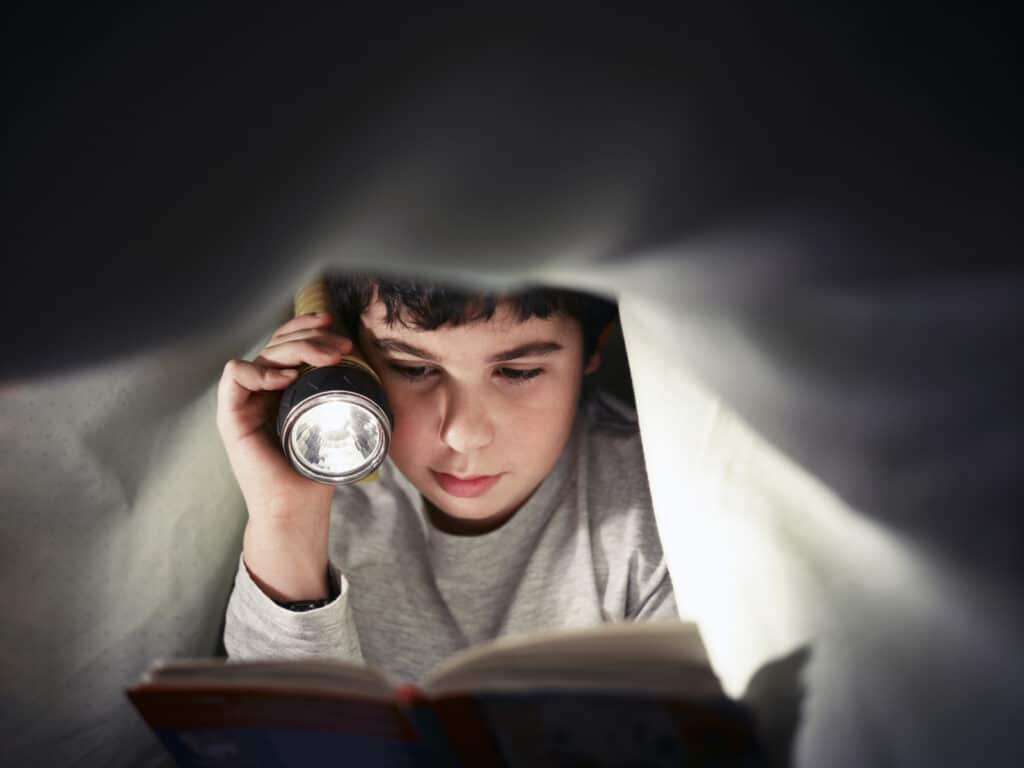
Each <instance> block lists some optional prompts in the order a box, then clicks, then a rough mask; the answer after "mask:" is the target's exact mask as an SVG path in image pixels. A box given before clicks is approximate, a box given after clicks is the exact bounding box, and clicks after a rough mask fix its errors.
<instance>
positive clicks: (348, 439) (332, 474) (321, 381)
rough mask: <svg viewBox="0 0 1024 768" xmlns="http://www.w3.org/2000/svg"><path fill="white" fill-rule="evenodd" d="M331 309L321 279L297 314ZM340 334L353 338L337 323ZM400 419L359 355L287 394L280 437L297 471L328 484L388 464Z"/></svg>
mask: <svg viewBox="0 0 1024 768" xmlns="http://www.w3.org/2000/svg"><path fill="white" fill-rule="evenodd" d="M327 311H330V296H329V294H328V291H327V283H326V281H325V280H324V279H323V278H317V279H316V280H314V281H313V282H311V283H310V284H309V285H307V286H305V287H304V288H302V290H300V291H299V292H298V293H297V294H295V316H296V317H298V316H299V315H304V314H307V313H310V312H327ZM332 330H334V331H336V332H337V333H339V334H341V335H344V336H348V337H349V338H351V334H349V333H348V332H347V330H346V329H345V328H344V327H343V326H342V324H341V322H340V321H338V320H335V322H334V327H333V329H332ZM393 426H394V415H393V414H392V413H391V408H390V407H389V406H388V401H387V398H386V397H385V395H384V388H383V387H382V386H381V383H380V378H379V377H378V376H377V374H376V372H375V371H374V370H373V369H372V368H371V367H370V366H369V365H367V364H366V362H365V361H364V360H363V359H362V358H361V357H359V356H358V355H356V354H351V355H346V356H345V357H343V358H342V359H341V361H340V362H338V363H337V364H335V365H328V366H324V367H322V368H313V367H307V368H305V369H304V370H303V371H302V372H301V373H300V375H299V378H298V379H296V380H295V381H294V382H293V383H292V384H291V386H289V387H288V389H286V390H285V391H284V393H283V394H282V395H281V405H280V406H279V408H278V412H277V434H278V435H279V436H280V438H281V447H282V448H283V449H284V452H285V455H286V456H287V457H288V459H289V461H291V463H292V466H293V467H294V468H295V470H296V471H297V472H298V473H299V474H301V475H303V476H305V477H308V478H310V479H311V480H316V481H317V482H320V483H324V484H327V485H348V484H349V483H355V482H358V481H359V480H362V479H364V478H366V477H367V476H368V475H370V474H372V473H373V471H374V470H376V469H377V467H379V466H380V465H381V463H383V461H384V459H385V457H386V456H387V455H388V446H389V445H390V443H391V429H392V427H393Z"/></svg>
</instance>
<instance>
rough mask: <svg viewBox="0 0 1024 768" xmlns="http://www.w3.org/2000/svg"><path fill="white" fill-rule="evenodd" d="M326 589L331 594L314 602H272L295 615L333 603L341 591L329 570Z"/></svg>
mask: <svg viewBox="0 0 1024 768" xmlns="http://www.w3.org/2000/svg"><path fill="white" fill-rule="evenodd" d="M327 588H328V589H329V590H330V592H331V594H330V597H321V598H318V599H316V600H285V601H281V600H275V601H274V602H275V603H277V604H278V605H280V606H281V607H282V608H287V609H288V610H289V611H295V612H296V613H302V612H304V611H312V610H315V609H316V608H323V607H324V606H325V605H327V604H328V603H332V602H334V600H335V598H337V596H338V595H339V594H341V589H340V588H339V587H338V585H337V584H335V583H334V578H333V576H332V575H331V572H330V569H328V571H327Z"/></svg>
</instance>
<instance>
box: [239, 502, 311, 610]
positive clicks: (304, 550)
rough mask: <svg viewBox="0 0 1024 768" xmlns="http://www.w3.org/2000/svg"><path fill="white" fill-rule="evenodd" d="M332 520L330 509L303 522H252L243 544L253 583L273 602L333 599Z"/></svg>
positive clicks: (294, 519)
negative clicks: (329, 547)
mask: <svg viewBox="0 0 1024 768" xmlns="http://www.w3.org/2000/svg"><path fill="white" fill-rule="evenodd" d="M329 520H330V509H329V507H328V508H326V509H323V510H316V511H315V512H312V513H307V514H305V515H303V516H302V517H301V519H297V518H296V517H294V516H292V517H283V518H270V519H255V518H250V519H249V522H248V524H247V525H246V527H245V537H244V539H243V543H242V551H243V558H244V562H245V565H246V566H247V568H248V572H249V575H250V576H251V577H252V580H253V581H254V582H255V584H256V585H257V586H258V587H259V588H260V590H261V591H262V592H263V593H264V594H265V595H267V596H268V597H269V598H270V599H272V600H275V601H278V602H284V601H292V600H318V599H320V598H324V597H328V596H329V593H330V589H329V585H328V580H327V542H328V529H329Z"/></svg>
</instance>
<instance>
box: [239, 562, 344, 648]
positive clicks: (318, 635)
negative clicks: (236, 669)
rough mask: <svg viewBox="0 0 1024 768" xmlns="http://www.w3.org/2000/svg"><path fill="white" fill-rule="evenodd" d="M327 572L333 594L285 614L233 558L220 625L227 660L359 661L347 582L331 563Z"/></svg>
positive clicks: (285, 609)
mask: <svg viewBox="0 0 1024 768" xmlns="http://www.w3.org/2000/svg"><path fill="white" fill-rule="evenodd" d="M329 568H330V578H331V579H332V581H333V582H334V586H336V587H337V588H338V589H337V594H338V596H337V597H336V598H335V599H334V600H332V601H331V602H330V603H328V604H327V605H324V606H322V607H320V608H316V609H314V610H311V611H302V612H299V611H290V610H288V609H287V608H282V607H281V606H280V605H278V604H277V603H275V602H274V601H273V600H271V599H270V598H269V597H267V596H266V595H265V594H264V593H263V591H262V590H261V589H260V588H259V587H258V586H257V585H256V583H255V582H254V581H253V580H252V577H251V576H250V575H249V570H248V569H247V568H246V566H245V561H244V559H243V558H242V557H239V559H238V571H237V573H236V575H235V587H234V590H233V591H232V592H231V598H230V599H229V600H228V608H227V614H226V616H225V623H224V647H225V648H226V649H227V652H228V656H229V657H230V658H231V659H236V660H243V659H265V658H275V659H302V658H313V657H316V658H331V659H339V660H343V661H354V662H362V660H363V654H362V651H361V650H360V647H359V636H358V633H357V632H356V625H355V622H354V621H353V618H352V607H351V605H350V603H349V583H348V580H347V579H346V578H345V576H344V575H343V574H342V573H341V571H340V570H339V569H338V568H337V567H336V566H335V565H334V564H333V563H332V564H330V566H329Z"/></svg>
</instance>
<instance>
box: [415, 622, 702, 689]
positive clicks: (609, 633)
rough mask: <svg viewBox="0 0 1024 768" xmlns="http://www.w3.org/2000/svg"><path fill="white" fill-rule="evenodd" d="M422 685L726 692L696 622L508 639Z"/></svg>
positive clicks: (443, 668)
mask: <svg viewBox="0 0 1024 768" xmlns="http://www.w3.org/2000/svg"><path fill="white" fill-rule="evenodd" d="M422 687H423V690H424V691H425V692H426V693H427V694H428V695H430V696H439V695H446V694H453V693H464V692H472V691H525V690H539V689H557V690H565V689H569V690H601V691H623V692H629V691H633V692H643V693H650V694H667V695H674V696H685V697H704V696H722V688H721V685H720V684H719V681H718V678H717V677H716V676H715V674H714V671H713V670H712V669H711V666H710V664H709V662H708V657H707V653H706V651H705V649H704V644H703V642H702V641H701V638H700V633H699V631H698V630H697V627H696V625H695V624H692V623H686V622H679V621H665V622H661V621H659V622H646V623H617V624H605V625H602V626H600V627H596V628H591V629H583V630H570V631H561V632H557V633H545V634H542V635H528V636H525V637H518V638H516V637H513V638H503V639H500V640H497V641H495V642H493V643H488V644H486V645H482V646H477V647H476V648H471V649H469V650H467V651H464V652H463V653H460V654H457V655H455V656H453V657H452V658H450V659H448V660H447V661H445V662H443V663H442V664H440V665H438V667H437V668H436V669H435V670H434V671H433V672H432V673H431V674H429V675H428V676H427V678H426V679H425V680H424V683H423V686H422Z"/></svg>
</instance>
